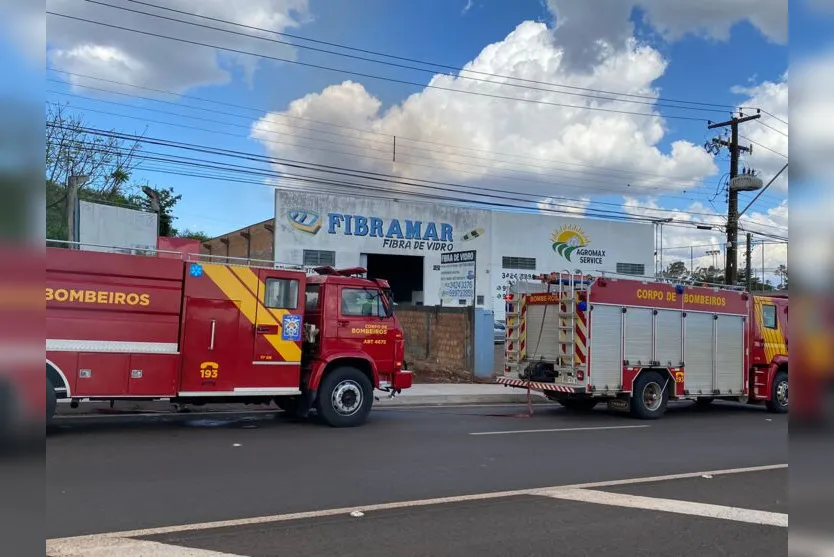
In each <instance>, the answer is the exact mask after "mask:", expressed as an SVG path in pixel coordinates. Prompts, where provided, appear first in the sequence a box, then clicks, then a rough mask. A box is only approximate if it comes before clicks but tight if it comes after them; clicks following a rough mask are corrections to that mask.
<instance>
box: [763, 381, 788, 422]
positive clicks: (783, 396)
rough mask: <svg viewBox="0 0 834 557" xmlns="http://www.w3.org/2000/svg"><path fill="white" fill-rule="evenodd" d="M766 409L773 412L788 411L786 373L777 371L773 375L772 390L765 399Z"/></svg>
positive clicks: (782, 412) (781, 412)
mask: <svg viewBox="0 0 834 557" xmlns="http://www.w3.org/2000/svg"><path fill="white" fill-rule="evenodd" d="M767 409H768V410H769V411H770V412H773V413H775V414H785V413H786V412H787V411H788V373H787V372H786V371H777V372H776V375H775V376H774V377H773V392H772V393H771V395H770V400H768V401H767Z"/></svg>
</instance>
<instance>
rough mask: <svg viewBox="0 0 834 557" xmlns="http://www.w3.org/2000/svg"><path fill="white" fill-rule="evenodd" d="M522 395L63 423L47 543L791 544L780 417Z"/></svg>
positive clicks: (631, 550) (291, 551)
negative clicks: (227, 416)
mask: <svg viewBox="0 0 834 557" xmlns="http://www.w3.org/2000/svg"><path fill="white" fill-rule="evenodd" d="M523 411H524V408H523V407H518V406H510V407H479V408H473V407H446V408H439V409H438V408H434V409H380V410H376V411H374V413H373V414H372V416H371V419H370V421H369V422H368V423H367V424H366V425H365V426H364V427H361V428H356V429H349V430H335V429H330V428H327V427H324V426H321V425H317V424H315V423H292V422H289V421H286V420H284V419H278V420H275V419H272V418H269V419H264V418H263V417H260V418H257V419H255V418H253V419H248V420H247V419H244V420H240V419H235V420H228V421H226V420H223V419H219V420H206V419H202V418H200V419H188V418H187V417H184V418H183V419H182V420H179V421H176V422H168V423H163V422H153V423H142V422H135V423H128V424H125V423H116V422H117V421H118V420H116V422H114V423H112V424H111V423H103V424H102V423H86V424H85V423H80V424H72V425H66V426H62V427H60V428H59V429H58V430H57V431H53V432H52V433H51V434H50V436H49V437H48V439H47V455H48V456H47V463H46V467H47V524H46V529H47V538H48V539H50V541H49V542H48V545H47V548H48V551H49V554H50V555H53V556H55V557H58V556H59V555H60V556H69V555H79V556H80V555H95V556H96V557H99V556H101V557H103V556H105V555H119V556H125V557H129V556H130V555H156V554H158V555H173V556H177V555H193V556H197V557H215V556H217V557H219V556H223V555H225V556H227V557H228V556H236V555H237V556H252V557H256V556H272V555H293V556H295V557H298V556H304V555H311V556H312V555H316V556H318V555H328V554H339V555H369V556H370V555H380V556H383V555H398V556H410V555H414V556H418V555H450V556H452V555H454V556H458V555H460V556H463V555H473V554H477V555H482V556H492V555H495V556H506V555H560V554H564V555H584V554H611V553H614V552H617V553H620V554H629V555H680V556H684V555H706V554H715V555H717V554H729V555H736V556H741V555H757V556H766V555H781V554H784V553H785V548H786V544H787V528H786V527H785V526H786V524H787V514H786V513H787V505H786V484H787V468H785V467H784V466H785V463H787V419H786V417H784V416H772V415H770V414H767V413H765V412H763V411H762V410H761V409H758V408H751V407H742V406H738V405H729V404H727V405H723V404H716V405H714V406H713V407H712V408H708V409H696V408H694V407H686V406H684V407H680V408H675V409H673V410H671V411H670V412H669V413H668V414H667V416H666V417H665V418H664V419H662V420H659V421H654V422H641V421H635V420H632V419H630V418H627V417H622V416H620V415H618V414H611V413H609V412H608V411H606V410H605V409H604V408H603V407H600V409H599V410H597V411H595V412H593V413H590V414H584V415H583V414H580V415H577V414H569V413H567V412H566V411H564V410H563V409H561V408H560V407H558V406H553V407H551V406H549V405H548V406H545V407H536V408H535V413H534V415H533V416H532V417H523V416H524V415H523ZM727 472H731V473H727ZM681 475H683V476H681ZM670 476H671V477H670ZM588 484H591V485H588ZM543 488H545V489H543ZM354 511H359V512H361V513H363V514H362V516H351V514H350V513H351V512H354ZM297 513H306V514H302V515H299V514H297ZM84 536H86V537H84ZM59 538H62V539H59ZM189 548H190V549H189ZM197 550H200V551H197ZM154 551H157V552H158V553H154Z"/></svg>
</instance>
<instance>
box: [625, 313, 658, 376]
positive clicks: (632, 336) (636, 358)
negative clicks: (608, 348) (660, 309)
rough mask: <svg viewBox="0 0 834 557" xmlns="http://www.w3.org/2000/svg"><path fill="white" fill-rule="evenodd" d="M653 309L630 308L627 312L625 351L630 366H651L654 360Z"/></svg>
mask: <svg viewBox="0 0 834 557" xmlns="http://www.w3.org/2000/svg"><path fill="white" fill-rule="evenodd" d="M653 319H654V315H653V312H652V310H650V309H645V308H628V311H627V312H626V314H625V352H624V355H623V360H625V361H627V362H628V364H627V365H629V366H650V365H651V361H652V359H653V358H652V332H653V331H652V325H653V323H652V321H653Z"/></svg>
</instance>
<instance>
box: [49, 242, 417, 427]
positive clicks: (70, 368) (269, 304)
mask: <svg viewBox="0 0 834 557" xmlns="http://www.w3.org/2000/svg"><path fill="white" fill-rule="evenodd" d="M159 255H161V254H157V256H146V255H130V254H119V253H102V252H93V251H82V250H77V249H61V248H48V249H47V257H46V381H47V389H46V395H47V419H50V418H51V417H52V415H53V414H54V412H55V408H56V403H57V400H58V399H68V400H69V401H70V402H71V404H72V405H74V406H75V405H77V404H78V403H79V402H80V401H82V400H105V401H114V400H139V399H141V400H149V399H169V400H170V401H171V402H172V403H175V404H193V405H201V404H206V403H215V402H224V403H227V402H241V403H247V404H253V403H254V404H269V403H270V402H273V401H274V402H275V403H276V404H277V405H278V406H279V407H280V408H282V409H284V410H286V411H291V412H295V413H297V414H298V415H300V416H306V415H307V413H308V412H309V410H310V409H311V408H315V409H316V411H317V413H318V414H319V416H321V417H322V418H323V419H324V421H325V422H326V423H327V424H329V425H331V426H334V427H346V426H355V425H359V424H361V423H363V422H364V421H365V419H366V418H367V416H368V413H369V412H370V410H371V405H372V403H373V390H374V388H377V389H381V390H383V391H386V392H389V393H390V394H391V396H393V395H394V394H395V393H399V392H400V391H401V390H402V389H407V388H410V387H411V381H412V378H411V373H410V372H409V371H407V370H406V369H403V368H404V367H405V366H404V365H403V357H404V351H405V341H404V338H403V331H402V328H401V327H400V325H399V322H398V321H397V318H396V316H395V315H394V314H393V311H392V310H393V305H392V303H391V301H390V300H391V299H390V290H389V286H388V283H387V282H386V281H384V280H380V279H375V280H369V279H365V278H361V277H359V276H358V275H360V274H363V273H364V272H365V271H364V269H346V270H335V269H333V268H330V267H325V268H319V269H316V271H315V274H312V275H310V276H308V275H307V273H305V272H304V270H303V268H300V267H293V266H286V267H282V266H275V265H272V264H264V266H263V267H257V266H250V265H232V264H217V263H210V262H206V261H204V260H202V259H201V258H199V256H194V255H188V254H175V256H174V257H171V256H170V255H171V254H168V257H161V256H159Z"/></svg>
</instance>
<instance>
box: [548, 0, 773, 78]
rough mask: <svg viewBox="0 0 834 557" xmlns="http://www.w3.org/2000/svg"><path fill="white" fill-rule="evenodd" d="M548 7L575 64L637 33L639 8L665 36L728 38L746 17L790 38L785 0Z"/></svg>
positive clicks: (621, 1) (613, 1) (552, 0)
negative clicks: (636, 12)
mask: <svg viewBox="0 0 834 557" xmlns="http://www.w3.org/2000/svg"><path fill="white" fill-rule="evenodd" d="M547 6H548V8H549V10H550V12H551V13H552V14H553V16H554V18H555V20H556V25H557V27H558V29H557V33H556V36H557V37H558V40H559V41H560V44H562V45H564V46H565V48H566V49H567V52H568V55H569V56H570V62H571V64H572V65H577V66H582V67H584V66H587V65H588V64H589V63H592V62H594V61H596V60H598V59H599V58H600V57H604V56H606V55H607V53H609V52H610V51H611V50H612V49H613V50H617V49H619V48H621V46H622V45H623V44H625V43H626V42H627V41H629V40H630V39H631V38H632V37H633V36H634V31H635V29H634V23H633V19H632V16H633V15H634V13H635V10H639V13H642V16H643V18H642V19H643V21H644V22H645V23H646V24H648V25H649V26H651V27H652V28H653V29H654V30H655V31H656V32H658V33H660V34H661V36H663V37H664V38H666V39H667V40H678V39H680V38H682V37H684V36H686V35H689V34H693V35H697V36H704V37H708V38H711V39H714V40H721V41H724V40H727V39H728V38H729V35H730V30H731V29H732V27H733V26H734V25H735V24H737V23H740V22H742V21H749V22H750V23H751V24H752V25H753V26H755V27H756V28H757V29H758V30H759V31H760V32H761V33H762V34H763V35H764V36H765V37H767V38H768V39H769V40H771V41H773V42H776V43H779V44H785V43H786V42H787V39H788V2H787V0H701V1H700V2H693V1H692V0H594V1H593V2H581V1H576V0H547Z"/></svg>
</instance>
